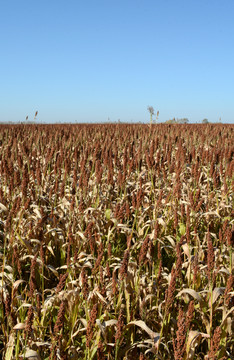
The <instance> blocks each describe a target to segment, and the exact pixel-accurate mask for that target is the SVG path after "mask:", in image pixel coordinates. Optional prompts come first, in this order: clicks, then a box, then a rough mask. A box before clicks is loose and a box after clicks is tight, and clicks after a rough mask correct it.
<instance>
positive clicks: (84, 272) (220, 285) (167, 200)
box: [0, 124, 234, 360]
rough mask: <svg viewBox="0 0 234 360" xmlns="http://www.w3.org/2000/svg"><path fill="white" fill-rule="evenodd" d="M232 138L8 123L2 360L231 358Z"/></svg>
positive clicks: (173, 129)
mask: <svg viewBox="0 0 234 360" xmlns="http://www.w3.org/2000/svg"><path fill="white" fill-rule="evenodd" d="M233 133H234V126H233V125H223V124H207V125H195V124H194V125H165V124H158V125H152V126H148V125H140V124H139V125H127V124H115V125H110V124H109V125H108V124H105V125H77V124H76V125H36V124H34V125H24V124H22V125H1V126H0V219H1V221H0V265H1V267H0V269H1V273H0V275H1V278H0V357H1V358H2V359H5V360H11V359H34V360H35V359H42V360H46V359H47V360H49V359H50V360H54V359H81V360H83V359H87V360H89V359H90V360H91V359H98V360H104V359H109V360H117V359H130V360H131V359H134V360H136V359H141V360H143V359H149V360H150V359H166V360H167V359H175V360H185V359H210V360H211V359H212V360H215V359H223V360H224V359H233V358H234V357H233V356H234V355H233V354H234V343H233V333H234V324H233V312H234V291H233V264H234V257H233V252H232V247H233V241H234V240H233V234H234V231H233V230H234V229H233V227H234V225H233V210H232V208H233V184H234V183H233V180H234V179H233V177H232V174H233V165H234V162H233V154H234V146H233V144H234V141H233V140H234V137H233Z"/></svg>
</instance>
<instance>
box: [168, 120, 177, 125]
mask: <svg viewBox="0 0 234 360" xmlns="http://www.w3.org/2000/svg"><path fill="white" fill-rule="evenodd" d="M175 123H176V121H175V119H170V120H167V121H166V124H175Z"/></svg>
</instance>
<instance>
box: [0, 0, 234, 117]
mask: <svg viewBox="0 0 234 360" xmlns="http://www.w3.org/2000/svg"><path fill="white" fill-rule="evenodd" d="M148 105H152V106H153V107H154V108H155V110H159V112H160V115H159V121H165V120H168V119H171V118H173V117H175V118H182V117H187V118H188V119H189V121H190V122H201V121H202V119H203V118H208V120H210V121H218V120H219V118H220V117H221V119H222V122H234V0H183V1H182V0H141V1H140V0H119V1H114V0H66V1H65V0H56V1H55V0H47V1H45V0H40V1H34V0H30V1H29V0H21V1H19V0H7V1H1V2H0V121H23V120H24V119H25V117H26V115H29V119H30V120H31V119H33V116H34V113H35V111H36V110H38V112H39V114H38V120H40V121H45V122H54V121H64V122H65V121H68V122H71V121H78V122H81V121H85V122H91V121H92V122H100V121H107V119H108V118H109V119H110V121H117V120H118V119H120V120H121V121H134V122H135V121H136V122H138V121H149V113H148V111H147V106H148Z"/></svg>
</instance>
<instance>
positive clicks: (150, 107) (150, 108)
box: [147, 106, 154, 124]
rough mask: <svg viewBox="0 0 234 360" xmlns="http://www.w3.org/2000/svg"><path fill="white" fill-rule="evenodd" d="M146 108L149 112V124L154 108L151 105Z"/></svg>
mask: <svg viewBox="0 0 234 360" xmlns="http://www.w3.org/2000/svg"><path fill="white" fill-rule="evenodd" d="M147 110H148V111H149V113H150V124H152V121H153V115H154V108H153V106H148V107H147Z"/></svg>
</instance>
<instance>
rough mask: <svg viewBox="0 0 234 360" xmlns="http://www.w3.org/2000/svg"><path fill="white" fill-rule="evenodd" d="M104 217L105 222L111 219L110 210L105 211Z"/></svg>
mask: <svg viewBox="0 0 234 360" xmlns="http://www.w3.org/2000/svg"><path fill="white" fill-rule="evenodd" d="M105 216H106V218H107V220H110V218H111V209H106V211H105Z"/></svg>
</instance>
